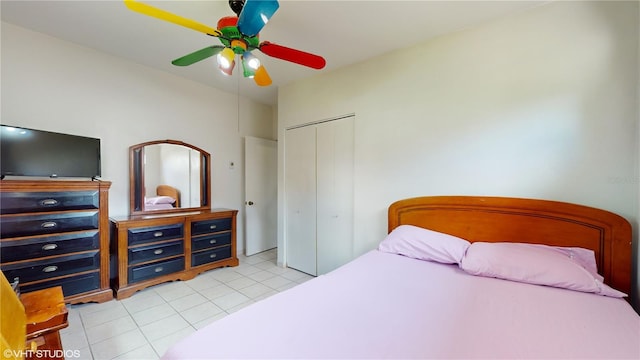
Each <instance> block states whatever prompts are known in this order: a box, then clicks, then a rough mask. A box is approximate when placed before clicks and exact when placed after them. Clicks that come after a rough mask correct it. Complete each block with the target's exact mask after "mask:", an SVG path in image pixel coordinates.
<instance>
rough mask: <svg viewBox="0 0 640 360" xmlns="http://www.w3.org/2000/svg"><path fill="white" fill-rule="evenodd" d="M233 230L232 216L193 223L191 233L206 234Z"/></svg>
mask: <svg viewBox="0 0 640 360" xmlns="http://www.w3.org/2000/svg"><path fill="white" fill-rule="evenodd" d="M225 230H231V218H224V219H212V220H203V221H196V222H192V223H191V234H192V235H198V234H206V233H212V232H217V231H225Z"/></svg>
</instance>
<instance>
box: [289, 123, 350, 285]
mask: <svg viewBox="0 0 640 360" xmlns="http://www.w3.org/2000/svg"><path fill="white" fill-rule="evenodd" d="M353 138H354V117H353V116H351V117H347V118H342V119H339V120H332V121H327V122H322V123H318V124H313V125H308V126H304V127H299V128H294V129H290V130H287V131H286V133H285V207H286V210H285V222H286V227H285V231H286V233H285V238H286V251H287V253H286V258H287V266H289V267H292V268H294V269H298V270H300V271H303V272H306V273H308V274H312V275H321V274H325V273H327V272H329V271H331V270H333V269H335V268H337V267H339V266H341V265H343V264H345V263H346V262H348V261H350V260H351V259H352V258H353V154H354V147H353Z"/></svg>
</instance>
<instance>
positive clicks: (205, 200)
mask: <svg viewBox="0 0 640 360" xmlns="http://www.w3.org/2000/svg"><path fill="white" fill-rule="evenodd" d="M159 144H171V145H181V146H185V147H188V148H190V149H192V150H195V151H197V152H199V153H200V206H199V207H188V208H174V209H167V210H144V196H145V189H144V148H145V146H148V145H159ZM210 196H211V156H210V155H209V153H208V152H206V151H204V150H202V149H200V148H199V147H197V146H193V145H191V144H187V143H185V142H182V141H177V140H155V141H148V142H145V143H141V144H137V145H133V146H130V147H129V214H131V215H151V214H154V215H155V214H167V213H180V212H188V211H202V210H211V202H210Z"/></svg>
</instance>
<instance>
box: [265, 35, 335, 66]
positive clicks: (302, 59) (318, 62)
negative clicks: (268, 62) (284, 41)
mask: <svg viewBox="0 0 640 360" xmlns="http://www.w3.org/2000/svg"><path fill="white" fill-rule="evenodd" d="M259 49H260V51H262V52H263V53H265V54H267V55H269V56H271V57H274V58H278V59H281V60H286V61H291V62H293V63H296V64H300V65H304V66H308V67H310V68H313V69H318V70H319V69H322V68H323V67H324V66H325V65H326V64H327V62H326V61H325V59H324V58H323V57H322V56H318V55H314V54H311V53H308V52H304V51H300V50H296V49H291V48H288V47H285V46H282V45H277V44H273V43H270V42H268V41H265V42H263V43H261V44H260V47H259Z"/></svg>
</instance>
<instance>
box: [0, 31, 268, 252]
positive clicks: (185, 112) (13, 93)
mask: <svg viewBox="0 0 640 360" xmlns="http://www.w3.org/2000/svg"><path fill="white" fill-rule="evenodd" d="M1 46H2V83H1V85H2V88H1V90H2V98H1V101H2V103H1V105H2V113H1V114H2V117H1V122H2V123H3V124H8V125H16V126H23V127H29V128H35V129H41V130H48V131H55V132H63V133H70V134H74V135H84V136H91V137H98V138H100V139H101V147H102V179H103V180H108V181H112V187H111V190H110V193H109V195H110V198H109V214H110V215H111V216H117V215H126V214H127V213H128V203H129V202H128V201H129V200H128V199H129V193H128V191H129V170H128V147H129V146H131V145H133V144H137V143H141V142H145V141H150V140H158V139H174V140H181V141H185V142H187V143H191V144H193V145H195V146H198V147H200V148H202V149H204V150H205V151H207V152H209V153H210V154H211V158H212V204H213V206H214V207H226V208H233V209H239V210H240V211H241V212H240V215H239V216H238V220H239V224H238V229H239V234H238V235H239V236H238V243H239V248H240V251H242V250H241V249H243V243H242V239H243V232H242V229H243V223H242V222H243V213H242V212H243V210H244V170H243V169H244V159H243V156H244V145H243V137H244V136H245V135H250V136H257V137H263V138H272V137H273V125H272V124H273V112H272V108H271V107H270V106H266V105H262V104H259V103H256V102H253V101H249V100H247V99H244V98H238V96H237V94H229V93H225V92H221V91H218V90H215V89H212V88H209V87H206V86H204V85H201V84H197V83H195V82H192V81H189V80H185V79H182V78H179V77H176V76H173V75H170V74H167V73H163V72H160V71H156V70H153V69H150V68H147V67H144V66H140V65H137V64H134V63H132V62H128V61H125V60H123V59H119V58H115V57H111V56H109V55H105V54H103V53H99V52H97V51H94V50H92V49H88V48H85V47H80V46H77V45H74V44H72V43H69V42H65V41H61V40H58V39H55V38H52V37H49V36H45V35H42V34H39V33H35V32H32V31H29V30H26V29H23V28H20V27H16V26H14V25H11V24H7V23H2V44H1ZM238 101H240V113H239V114H238ZM230 162H234V163H235V164H236V165H235V168H234V169H233V170H232V169H230V168H229V163H230Z"/></svg>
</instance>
